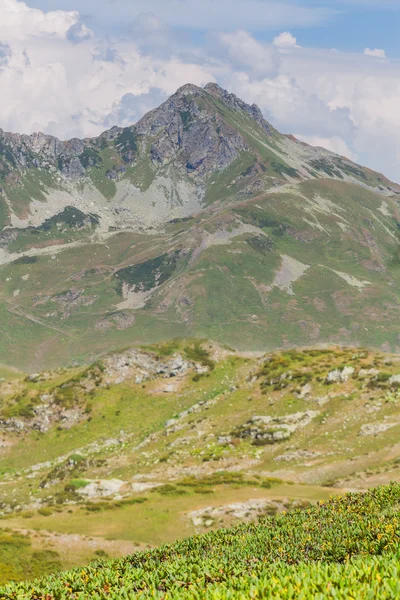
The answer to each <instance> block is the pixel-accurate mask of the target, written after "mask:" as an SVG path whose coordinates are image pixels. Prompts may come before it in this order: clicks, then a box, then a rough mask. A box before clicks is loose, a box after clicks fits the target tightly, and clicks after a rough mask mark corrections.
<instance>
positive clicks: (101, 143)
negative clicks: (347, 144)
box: [0, 84, 400, 370]
mask: <svg viewBox="0 0 400 600" xmlns="http://www.w3.org/2000/svg"><path fill="white" fill-rule="evenodd" d="M10 135H11V138H10V140H13V141H12V143H11V142H10V143H9V144H7V143H4V139H3V145H0V188H1V192H0V278H1V281H2V282H3V287H2V289H1V290H0V317H1V320H2V321H3V324H1V325H0V328H1V329H0V333H1V334H2V339H3V344H2V346H0V361H3V362H6V363H9V362H11V363H13V364H15V366H17V367H23V368H25V369H27V370H37V369H38V368H43V367H45V366H47V360H48V359H49V357H51V359H50V360H51V361H54V362H52V363H49V366H51V365H54V366H56V364H60V361H61V362H63V361H65V360H68V361H70V360H78V361H80V360H84V361H87V360H88V359H92V358H94V357H95V356H96V355H97V354H101V353H102V352H104V351H107V350H108V349H109V348H110V347H111V348H119V347H121V346H124V345H127V344H128V345H131V344H132V343H144V342H146V339H148V340H149V341H151V342H157V341H160V340H161V339H169V338H171V337H176V336H182V337H203V338H212V339H216V340H218V341H220V342H226V343H229V344H230V345H232V346H234V347H237V348H239V349H242V350H246V349H248V350H273V349H274V348H285V347H288V346H293V345H295V346H299V345H300V346H312V345H318V344H331V343H334V344H337V343H343V344H353V345H357V344H361V345H365V344H371V345H373V346H374V347H377V348H381V347H382V348H383V349H387V350H389V349H391V350H394V351H396V350H397V349H399V348H400V337H399V336H400V329H399V330H397V328H396V325H394V326H393V323H396V322H398V319H397V312H398V310H399V309H398V305H399V290H398V281H399V279H398V264H399V223H400V209H399V200H400V187H399V186H397V184H394V183H392V182H390V181H388V180H387V179H386V178H385V177H384V176H383V175H380V174H379V173H375V172H374V171H371V170H370V169H366V168H364V167H361V166H359V165H357V164H355V163H353V162H352V161H350V160H348V159H346V158H344V157H341V156H339V155H336V154H334V153H332V152H329V151H327V150H324V149H321V148H313V147H312V146H308V145H306V144H304V143H302V142H299V141H297V140H295V138H293V137H292V136H287V135H282V134H280V133H279V132H278V131H277V130H275V129H274V128H273V127H272V126H271V125H270V124H269V123H268V122H267V121H265V119H264V118H263V117H262V114H261V112H260V110H259V108H258V107H257V106H256V105H252V106H250V105H249V104H246V103H245V102H243V101H242V100H240V99H239V98H237V97H236V96H235V95H233V94H229V92H227V91H225V90H223V89H222V88H220V87H219V86H217V85H216V84H208V85H207V86H206V87H205V88H204V89H203V88H199V87H197V86H194V85H192V84H188V85H186V86H183V87H182V88H180V89H179V90H178V91H177V92H176V93H175V94H174V95H173V96H171V98H169V99H168V100H167V101H166V102H164V103H163V104H162V105H161V106H160V107H158V108H155V109H154V110H153V111H151V112H150V113H148V114H147V115H145V116H144V117H143V118H142V119H141V120H140V121H139V122H138V123H137V124H135V125H133V126H131V127H128V128H122V129H121V128H112V129H110V130H108V131H106V132H104V133H103V134H102V135H100V136H99V137H97V138H93V139H91V140H76V139H74V140H71V141H70V142H60V141H58V140H55V138H51V137H48V136H47V137H46V136H42V135H41V134H36V135H34V136H31V137H29V136H28V137H27V136H25V137H23V136H22V137H21V136H18V135H17V136H16V137H13V134H10ZM21 140H25V142H24V143H25V146H24V144H23V143H22V142H21ZM0 142H1V138H0ZM28 142H29V143H28ZM10 144H11V145H10ZM65 144H66V146H65ZM68 144H69V145H68ZM65 148H67V150H65V152H64V149H65ZM35 149H36V150H37V152H36V153H35V151H34V150H35ZM37 165H39V166H37ZM78 265H79V267H78ZM217 290H219V291H217ZM378 305H379V309H378ZM363 317H364V321H365V322H362V321H363ZM7 321H9V323H10V325H7V324H6V322H7ZM278 324H279V326H278ZM368 330H369V331H368ZM371 331H372V332H373V333H372V334H371ZM22 332H24V334H23V333H22ZM10 357H11V359H10ZM23 357H29V359H28V360H27V359H26V358H23Z"/></svg>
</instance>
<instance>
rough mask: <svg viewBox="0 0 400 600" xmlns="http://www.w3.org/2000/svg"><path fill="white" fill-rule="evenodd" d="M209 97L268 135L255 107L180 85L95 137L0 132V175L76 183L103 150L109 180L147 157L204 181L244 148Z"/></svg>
mask: <svg viewBox="0 0 400 600" xmlns="http://www.w3.org/2000/svg"><path fill="white" fill-rule="evenodd" d="M211 97H214V98H217V99H218V100H219V101H220V102H223V103H224V104H225V105H226V106H227V107H228V108H229V109H231V110H232V111H243V112H244V113H246V114H247V115H249V116H251V117H252V118H253V119H254V120H255V122H256V123H257V124H258V125H260V126H261V127H262V128H263V129H264V131H266V132H267V133H271V127H270V126H269V124H268V123H267V122H266V121H265V120H264V118H263V116H262V113H261V111H260V109H259V108H258V107H257V106H256V105H255V104H253V105H252V106H249V105H248V104H246V103H245V102H243V101H242V100H240V99H239V98H237V97H236V96H235V95H234V94H229V93H228V92H227V91H226V90H223V89H222V88H220V87H219V86H217V85H216V84H209V85H207V86H206V87H205V89H202V88H199V87H196V86H194V85H185V86H183V87H182V88H180V89H179V90H178V91H177V92H176V94H174V95H173V96H172V97H171V98H169V99H168V100H167V101H166V102H164V103H163V104H162V105H161V106H160V107H158V108H156V109H155V110H153V111H151V112H150V113H148V114H147V115H146V116H145V117H144V118H143V119H141V120H140V121H139V122H138V123H137V124H136V125H134V126H132V127H127V128H121V127H113V128H112V129H110V130H109V131H106V132H104V133H103V134H102V135H101V136H99V137H98V138H93V139H85V140H80V139H77V138H74V139H71V140H68V141H61V140H59V139H57V138H55V137H53V136H51V135H45V134H43V133H34V134H32V135H19V134H14V133H6V132H4V131H2V130H0V167H1V169H0V175H1V174H3V176H6V175H7V174H9V173H11V172H12V171H13V170H17V171H25V170H27V169H31V168H40V169H49V170H50V171H53V172H55V173H56V172H57V171H58V172H60V173H61V174H62V175H64V176H65V177H67V178H69V179H81V178H83V177H85V176H86V175H87V174H88V170H90V169H91V168H93V167H97V168H100V169H101V168H102V162H103V159H102V156H101V151H102V150H104V149H105V148H107V147H108V148H110V150H112V151H113V154H114V155H115V156H117V157H118V158H119V160H117V161H116V164H115V166H114V167H113V168H108V169H107V170H106V171H105V173H104V176H105V177H106V178H108V179H110V180H113V181H115V180H118V179H121V178H122V177H123V176H124V175H125V173H126V165H129V164H134V163H135V161H136V160H137V157H138V154H141V155H143V154H147V155H148V156H147V158H148V159H149V160H150V161H151V162H152V163H153V164H154V165H155V166H156V167H162V166H164V165H166V164H168V163H170V162H171V161H173V160H176V162H177V164H178V165H180V166H181V167H182V169H183V170H184V171H186V173H187V174H188V175H190V176H191V177H192V178H193V177H196V176H197V177H200V178H204V177H208V176H210V175H211V174H212V173H213V172H215V171H216V170H221V169H224V168H225V167H227V166H228V165H230V164H231V163H232V162H233V161H234V160H235V159H236V158H237V156H238V154H239V152H241V151H243V150H246V149H247V148H248V147H247V144H246V142H245V140H244V139H243V137H242V136H241V135H240V133H239V132H238V131H237V130H236V129H235V128H234V127H232V126H231V125H229V124H228V122H227V120H226V119H225V118H224V117H223V116H222V115H221V113H220V111H219V110H218V108H217V107H216V106H215V105H214V104H213V103H212V101H211ZM149 141H151V144H150V146H149V144H148V142H149Z"/></svg>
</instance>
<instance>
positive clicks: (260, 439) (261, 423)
mask: <svg viewBox="0 0 400 600" xmlns="http://www.w3.org/2000/svg"><path fill="white" fill-rule="evenodd" d="M318 415H319V411H313V410H309V411H307V412H299V413H294V414H292V415H285V416H283V417H270V416H265V417H264V416H256V417H253V418H252V419H250V420H249V421H248V422H247V423H245V424H244V425H242V426H241V427H239V428H238V429H236V430H235V431H234V432H233V433H232V435H234V436H236V437H239V438H244V439H246V438H250V439H251V440H252V442H253V444H254V445H256V446H264V445H267V444H276V443H278V442H282V441H284V440H287V439H289V438H290V437H291V436H292V434H293V433H294V432H295V431H296V430H297V429H299V428H302V427H306V426H307V425H309V423H311V421H312V420H313V419H314V418H315V417H317V416H318Z"/></svg>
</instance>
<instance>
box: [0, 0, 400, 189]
mask: <svg viewBox="0 0 400 600" xmlns="http://www.w3.org/2000/svg"><path fill="white" fill-rule="evenodd" d="M31 1H32V0H31ZM130 1H131V0H130ZM121 2H122V3H123V0H120V2H116V4H115V11H116V12H118V10H119V9H120V3H121ZM175 2H176V0H168V2H166V0H164V4H161V3H160V4H159V6H160V7H161V9H162V10H163V11H164V13H165V6H166V5H167V4H168V5H169V6H171V5H172V4H174V3H175ZM207 2H208V0H204V2H203V3H201V6H202V7H204V6H205V7H207V6H209V4H207ZM224 2H225V0H221V3H222V5H223V3H224ZM231 2H232V7H233V8H232V11H234V10H236V11H241V10H242V9H243V6H246V7H247V8H249V7H251V6H253V5H254V3H258V4H260V3H261V4H263V7H264V6H266V5H268V6H271V3H270V2H263V1H262V0H241V1H240V2H239V3H238V2H236V0H231ZM90 3H91V0H87V1H86V2H85V8H86V4H89V5H90ZM171 3H172V4H171ZM53 4H56V0H51V5H53ZM66 4H68V1H67V0H66ZM136 4H137V7H136ZM146 4H147V5H148V10H144V11H141V12H138V14H137V18H136V19H135V20H134V21H133V22H131V23H129V24H128V25H129V26H127V27H126V33H125V35H124V37H123V38H122V37H119V38H112V37H109V36H107V37H106V36H104V37H102V36H99V35H98V34H97V35H96V34H93V32H92V31H91V30H89V28H88V23H87V22H85V20H84V19H83V17H82V16H81V15H80V14H79V12H77V11H74V10H50V11H48V12H45V11H42V10H40V9H38V8H35V9H33V8H30V7H29V6H27V4H25V3H23V2H19V1H18V0H0V89H1V94H0V127H2V128H3V129H6V130H9V131H18V132H26V133H31V132H33V131H37V130H42V131H45V132H47V133H51V134H54V135H57V136H58V137H61V138H64V139H65V138H69V137H74V136H79V137H83V136H93V135H97V134H99V133H100V132H101V131H103V130H104V129H106V128H108V127H111V126H113V125H123V126H125V125H130V124H132V123H133V122H135V121H137V120H138V119H139V118H140V117H141V116H142V115H143V114H144V113H145V112H147V111H148V110H150V109H152V108H154V107H155V106H157V105H158V104H160V103H161V102H162V101H163V100H165V99H166V98H167V97H168V96H169V95H170V94H172V93H174V92H175V90H176V89H177V88H178V87H180V86H181V85H183V84H185V83H188V82H191V83H194V84H197V85H200V86H202V85H205V84H206V83H207V82H208V81H218V83H220V84H221V85H223V86H224V87H226V88H228V89H229V90H231V91H233V92H234V93H236V94H237V95H239V96H241V97H242V98H243V99H245V100H246V101H248V102H250V103H252V102H256V103H257V104H259V105H260V107H261V109H262V110H263V112H264V114H265V116H266V118H267V119H268V120H270V121H271V123H272V124H273V125H274V126H276V127H277V128H278V129H279V130H281V131H282V132H284V133H294V134H295V135H296V136H297V137H299V138H300V139H302V140H304V141H308V142H310V143H315V144H317V145H322V146H324V147H326V148H328V149H330V150H332V151H335V152H338V153H340V154H344V155H345V156H349V157H350V158H353V159H354V160H356V161H358V162H361V163H363V164H366V165H368V166H370V167H372V168H375V169H377V170H380V171H382V172H384V173H385V174H387V175H388V176H391V177H392V178H393V179H400V177H399V175H398V173H399V171H398V165H399V163H400V111H399V110H398V106H399V101H400V63H399V62H396V61H391V60H390V59H389V58H388V59H386V60H372V59H371V56H369V55H368V56H365V55H364V54H363V53H362V52H360V53H358V54H356V53H343V52H338V51H336V52H332V51H331V50H323V49H310V48H304V47H303V48H302V47H300V46H298V45H297V43H296V40H295V38H294V36H292V34H290V33H289V32H288V31H284V32H283V33H281V34H280V35H278V36H277V37H276V38H275V43H274V42H273V41H272V40H271V42H270V43H265V42H261V41H259V40H257V39H255V38H254V36H252V35H251V34H250V33H249V32H248V31H246V29H245V25H244V24H243V26H242V27H240V28H239V29H236V30H235V31H228V30H225V31H224V32H221V31H214V32H212V33H211V34H210V36H209V37H208V38H207V39H206V42H205V44H203V45H202V46H201V47H197V46H196V45H195V44H190V43H188V38H187V37H185V35H184V34H182V32H181V31H179V30H178V31H177V30H176V29H174V28H172V27H170V20H168V19H167V20H165V19H162V18H161V17H160V14H158V13H157V15H155V14H152V13H151V12H149V9H151V8H152V7H153V8H154V6H155V0H154V1H153V0H149V2H147V3H146ZM180 4H181V5H182V7H183V10H186V7H187V6H192V7H193V6H194V5H193V3H192V0H187V2H184V1H183V0H180ZM198 4H199V7H200V3H198ZM144 5H145V3H144V2H142V1H141V0H138V2H137V3H135V7H136V8H137V9H138V10H139V9H140V8H144ZM58 6H60V5H58ZM71 6H72V7H73V4H71ZM104 6H105V3H104V2H99V3H98V7H99V11H100V12H101V11H102V10H103V9H104ZM126 6H127V5H125V7H126ZM218 6H220V5H219V4H218ZM224 6H225V7H226V6H227V5H226V4H225V5H224ZM285 6H287V5H285ZM63 7H64V8H68V6H66V5H63ZM163 7H164V8H163ZM218 10H219V9H218ZM228 12H229V11H228ZM214 13H215V11H214ZM196 14H197V13H195V14H194V17H195V16H196ZM237 14H238V12H237V13H236V16H237ZM171 18H172V17H170V19H171ZM204 18H205V17H204ZM235 18H236V17H235ZM251 18H252V19H253V18H255V17H254V15H252V16H251ZM221 22H222V21H221ZM224 25H225V22H224ZM227 29H229V28H228V27H227ZM271 37H272V36H271Z"/></svg>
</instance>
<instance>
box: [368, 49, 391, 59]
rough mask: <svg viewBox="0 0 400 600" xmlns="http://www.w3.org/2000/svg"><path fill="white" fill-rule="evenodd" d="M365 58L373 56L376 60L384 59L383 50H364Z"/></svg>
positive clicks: (384, 53)
mask: <svg viewBox="0 0 400 600" xmlns="http://www.w3.org/2000/svg"><path fill="white" fill-rule="evenodd" d="M364 54H365V56H375V57H376V58H386V52H385V50H382V49H381V48H375V50H371V49H370V48H365V50H364Z"/></svg>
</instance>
